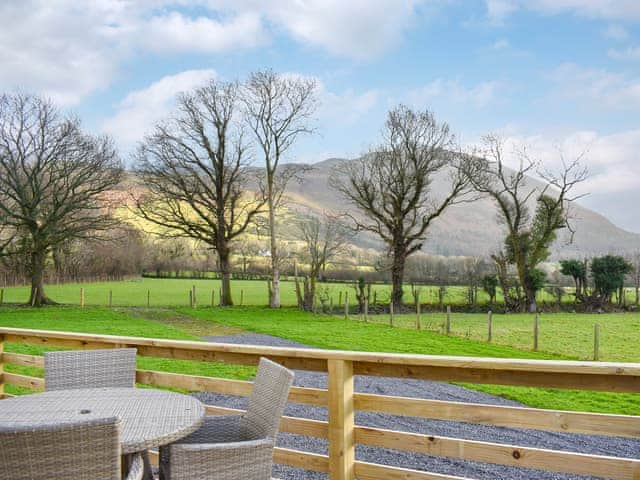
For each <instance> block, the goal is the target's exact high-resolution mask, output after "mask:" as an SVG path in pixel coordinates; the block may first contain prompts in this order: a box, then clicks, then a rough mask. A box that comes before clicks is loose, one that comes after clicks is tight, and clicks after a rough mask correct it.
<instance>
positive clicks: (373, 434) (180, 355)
mask: <svg viewBox="0 0 640 480" xmlns="http://www.w3.org/2000/svg"><path fill="white" fill-rule="evenodd" d="M8 342H11V343H18V344H30V345H40V346H44V347H49V346H50V347H67V348H80V349H94V348H115V347H135V348H137V349H138V353H139V355H142V356H152V357H163V358H175V359H186V360H197V361H221V362H227V363H232V364H241V365H256V364H257V363H258V360H259V358H260V357H261V356H264V357H267V358H270V359H272V360H274V361H277V362H279V363H282V364H284V365H286V366H288V367H290V368H294V369H301V370H312V371H320V372H327V373H328V381H327V389H320V388H304V387H294V388H293V389H292V390H291V394H290V397H289V400H290V401H291V402H295V403H302V404H307V405H313V406H323V407H326V408H327V411H328V420H327V421H321V420H311V419H306V418H297V417H284V418H283V419H282V423H281V429H282V431H284V432H288V433H294V434H299V435H306V436H310V437H315V438H322V439H327V440H328V444H329V448H328V455H322V454H317V453H311V452H304V451H298V450H292V449H285V448H278V449H277V450H276V452H275V461H276V462H277V463H281V464H284V465H289V466H293V467H299V468H304V469H308V470H314V471H318V472H327V473H328V474H329V478H330V479H331V480H348V479H354V478H358V479H361V480H369V479H381V478H384V479H390V480H395V479H403V480H427V479H440V480H442V479H454V480H455V479H460V477H454V476H449V475H442V474H435V473H429V472H423V471H419V470H412V469H406V468H399V467H394V466H388V465H380V464H375V463H368V462H362V461H357V460H356V458H355V446H356V444H362V445H369V446H373V447H380V448H389V449H394V450H402V451H408V452H417V453H421V454H427V455H436V456H444V457H449V458H455V459H461V460H470V461H479V462H488V463H495V464H500V465H507V466H514V467H523V468H533V469H540V470H548V471H554V472H561V473H569V474H577V475H591V476H600V477H603V478H612V479H620V480H632V479H639V478H640V460H638V459H632V458H619V457H611V456H602V455H588V454H581V453H573V452H567V451H554V450H547V449H539V448H532V447H523V446H517V445H506V444H501V443H492V442H484V441H476V440H466V439H458V438H449V437H440V436H431V435H423V434H417V433H408V432H401V431H394V430H385V429H380V428H371V427H365V426H360V425H356V424H355V412H356V411H369V412H380V413H386V414H393V415H405V416H412V417H422V418H430V419H438V420H451V421H457V422H466V423H476V424H484V425H495V426H502V427H512V428H526V429H536V430H549V431H557V432H568V433H583V434H598V435H610V436H622V437H631V438H640V417H636V416H630V415H606V414H594V413H582V412H565V411H555V410H540V409H532V408H520V407H503V406H492V405H480V404H468V403H461V402H448V401H438V400H424V399H417V398H404V397H395V396H384V395H376V394H364V393H356V392H354V375H359V374H364V375H377V376H385V377H398V378H412V379H427V380H439V381H465V382H473V383H483V384H502V385H523V386H524V385H526V386H534V387H555V388H572V389H584V390H599V391H610V392H640V364H622V363H601V362H597V363H596V362H570V361H545V360H517V359H489V358H473V357H448V356H425V355H403V354H387V353H366V352H350V351H327V350H315V349H296V348H278V347H262V346H247V345H231V344H216V343H205V342H190V341H174V340H160V339H150V338H136V337H116V336H108V335H90V334H78V333H65V332H54V331H40V330H23V329H12V328H0V394H2V393H3V391H4V385H5V384H9V385H15V386H19V387H24V388H28V389H30V390H34V391H38V390H42V389H43V388H44V380H43V379H42V378H39V377H33V376H29V375H24V374H18V373H12V372H8V371H6V369H4V366H5V365H7V364H8V365H19V366H23V367H43V359H42V357H40V356H37V355H26V354H20V353H12V352H7V351H3V347H4V344H5V343H8ZM5 350H6V349H5ZM136 380H137V382H138V383H140V384H146V385H154V386H157V387H167V388H180V389H185V390H188V391H209V392H215V393H221V394H228V395H237V396H248V395H249V394H250V393H251V389H252V384H251V382H247V381H239V380H229V379H222V378H213V377H203V376H195V375H183V374H175V373H167V372H158V371H150V370H138V371H137V374H136ZM4 396H9V395H8V394H4ZM238 412H239V410H235V409H229V408H224V407H219V406H215V405H208V406H207V413H208V414H212V415H226V414H234V413H238Z"/></svg>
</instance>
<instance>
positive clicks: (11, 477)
mask: <svg viewBox="0 0 640 480" xmlns="http://www.w3.org/2000/svg"><path fill="white" fill-rule="evenodd" d="M0 445H2V449H1V450H0V479H6V480H41V479H43V478H46V479H47V480H70V479H73V480H120V479H121V478H122V470H121V455H120V420H119V419H118V418H116V417H114V418H102V419H91V420H86V421H83V422H77V423H64V424H55V425H54V424H40V425H25V426H20V427H3V426H0ZM142 472H143V466H142V457H141V456H140V455H134V456H133V457H132V461H131V463H130V468H129V472H128V473H127V476H126V480H140V479H141V478H142Z"/></svg>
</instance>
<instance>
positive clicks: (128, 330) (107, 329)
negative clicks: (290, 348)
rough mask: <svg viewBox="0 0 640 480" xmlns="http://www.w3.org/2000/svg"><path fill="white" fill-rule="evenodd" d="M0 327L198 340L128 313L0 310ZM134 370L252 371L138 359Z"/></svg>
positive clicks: (31, 371)
mask: <svg viewBox="0 0 640 480" xmlns="http://www.w3.org/2000/svg"><path fill="white" fill-rule="evenodd" d="M0 326H1V327H14V328H31V329H44V330H62V331H66V332H79V333H101V334H106V335H128V336H135V337H150V338H167V339H176V340H198V337H197V336H195V335H193V334H191V333H189V332H186V331H184V330H183V329H178V328H176V327H174V326H171V325H167V324H166V323H161V322H158V321H153V320H148V319H145V318H141V317H139V316H137V315H135V314H132V313H131V312H124V311H117V310H109V309H104V308H86V309H80V308H64V307H49V308H43V309H30V308H19V309H10V308H1V309H0ZM6 350H7V351H9V352H17V353H26V354H30V355H42V354H43V353H44V352H45V351H48V350H55V348H45V347H41V346H33V345H20V344H12V343H7V345H6ZM138 367H139V368H142V369H147V370H160V371H167V372H177V373H187V374H194V375H206V376H212V377H223V378H239V379H247V378H250V377H252V376H253V375H254V373H255V369H254V368H253V367H246V366H238V365H227V364H224V363H217V362H194V361H187V360H172V359H165V358H151V357H140V358H139V359H138ZM7 371H12V372H17V373H24V374H27V375H35V376H42V374H43V372H42V370H41V369H37V368H31V367H20V366H14V365H8V366H7ZM7 392H8V393H23V392H24V389H18V388H15V387H10V386H9V387H7Z"/></svg>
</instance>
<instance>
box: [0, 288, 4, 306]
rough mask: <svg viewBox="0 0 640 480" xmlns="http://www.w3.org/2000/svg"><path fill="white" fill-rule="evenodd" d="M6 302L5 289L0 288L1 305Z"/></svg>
mask: <svg viewBox="0 0 640 480" xmlns="http://www.w3.org/2000/svg"><path fill="white" fill-rule="evenodd" d="M3 302H4V288H0V305H2V303H3Z"/></svg>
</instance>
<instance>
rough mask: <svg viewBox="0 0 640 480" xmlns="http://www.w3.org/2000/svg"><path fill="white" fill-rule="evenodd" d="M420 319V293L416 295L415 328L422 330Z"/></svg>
mask: <svg viewBox="0 0 640 480" xmlns="http://www.w3.org/2000/svg"><path fill="white" fill-rule="evenodd" d="M421 323H422V322H421V319H420V294H418V295H416V330H422V325H421Z"/></svg>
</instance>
